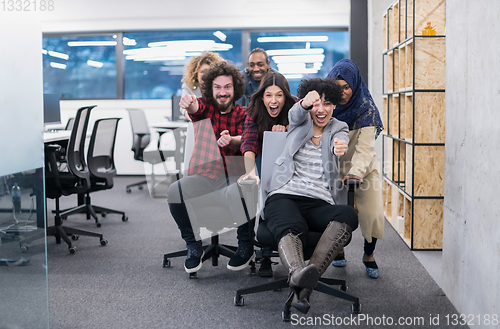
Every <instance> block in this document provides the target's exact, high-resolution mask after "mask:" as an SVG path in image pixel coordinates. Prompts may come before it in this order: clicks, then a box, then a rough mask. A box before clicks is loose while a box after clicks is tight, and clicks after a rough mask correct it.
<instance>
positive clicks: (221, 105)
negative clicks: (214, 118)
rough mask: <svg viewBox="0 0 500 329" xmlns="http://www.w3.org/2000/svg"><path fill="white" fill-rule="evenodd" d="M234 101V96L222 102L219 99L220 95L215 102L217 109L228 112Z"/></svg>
mask: <svg viewBox="0 0 500 329" xmlns="http://www.w3.org/2000/svg"><path fill="white" fill-rule="evenodd" d="M233 103H234V98H232V97H231V98H229V100H228V101H227V102H225V103H221V102H220V101H219V97H217V98H215V104H216V105H217V109H218V110H219V111H220V112H226V111H227V110H228V109H229V108H230V107H231V106H232V105H233Z"/></svg>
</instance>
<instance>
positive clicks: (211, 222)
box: [163, 122, 257, 279]
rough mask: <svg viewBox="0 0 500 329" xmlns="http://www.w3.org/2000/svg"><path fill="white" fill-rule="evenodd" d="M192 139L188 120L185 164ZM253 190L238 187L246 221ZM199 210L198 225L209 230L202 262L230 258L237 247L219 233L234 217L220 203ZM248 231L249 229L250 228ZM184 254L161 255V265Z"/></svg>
mask: <svg viewBox="0 0 500 329" xmlns="http://www.w3.org/2000/svg"><path fill="white" fill-rule="evenodd" d="M194 139H195V137H194V128H193V123H191V122H190V123H189V124H188V127H187V136H186V143H185V149H184V164H185V165H186V164H189V161H190V159H191V155H192V152H193V149H194ZM184 171H185V172H187V167H186V168H185V170H184ZM254 191H256V189H254V188H253V187H250V188H246V189H245V190H244V191H242V190H241V189H238V192H239V193H240V198H241V202H242V206H243V209H244V211H245V215H246V217H247V221H249V218H248V217H249V216H250V215H249V214H251V213H255V211H256V210H253V209H252V208H254V209H256V207H257V202H256V200H257V198H256V197H253V194H254V193H255V192H254ZM254 200H255V201H254ZM201 211H202V213H201V214H198V215H197V216H198V217H202V218H203V219H205V220H204V221H203V223H202V224H200V226H202V227H205V228H207V230H208V231H210V232H211V238H210V243H209V244H208V245H203V249H204V250H205V255H204V256H203V258H202V262H205V261H206V260H208V259H211V260H212V266H218V264H219V257H220V256H226V257H228V258H231V257H232V256H233V255H234V253H235V251H236V249H237V247H236V246H231V245H227V244H221V243H219V233H220V232H221V231H222V230H223V229H224V228H228V227H227V223H230V222H234V218H232V217H231V213H230V211H229V210H227V209H226V211H221V206H220V205H207V206H206V207H203V209H202V210H201ZM207 219H208V220H207ZM249 231H251V229H250V230H249ZM249 234H250V236H252V233H251V232H249ZM186 255H187V250H186V249H185V250H181V251H177V252H171V253H168V254H165V255H163V267H171V261H170V258H176V257H182V256H186ZM255 273H256V269H255V262H254V261H251V262H250V274H252V275H253V274H255ZM197 277H198V274H197V272H194V273H189V278H190V279H195V278H197Z"/></svg>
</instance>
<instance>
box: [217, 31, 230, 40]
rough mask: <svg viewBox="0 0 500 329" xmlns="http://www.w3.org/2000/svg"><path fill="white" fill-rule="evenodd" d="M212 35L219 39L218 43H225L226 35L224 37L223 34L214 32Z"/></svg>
mask: <svg viewBox="0 0 500 329" xmlns="http://www.w3.org/2000/svg"><path fill="white" fill-rule="evenodd" d="M214 35H215V36H216V37H217V38H219V40H220V41H222V42H224V41H226V39H227V35H225V34H224V33H222V32H221V31H215V32H214Z"/></svg>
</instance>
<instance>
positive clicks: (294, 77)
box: [283, 74, 304, 80]
mask: <svg viewBox="0 0 500 329" xmlns="http://www.w3.org/2000/svg"><path fill="white" fill-rule="evenodd" d="M283 76H284V77H285V79H287V80H299V79H302V77H303V76H304V75H303V74H284V75H283Z"/></svg>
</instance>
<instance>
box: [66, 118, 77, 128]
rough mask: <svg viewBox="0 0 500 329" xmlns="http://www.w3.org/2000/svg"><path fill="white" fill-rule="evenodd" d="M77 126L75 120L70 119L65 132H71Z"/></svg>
mask: <svg viewBox="0 0 500 329" xmlns="http://www.w3.org/2000/svg"><path fill="white" fill-rule="evenodd" d="M74 124H75V118H69V119H68V122H66V127H64V130H71V129H73V125H74Z"/></svg>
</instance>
